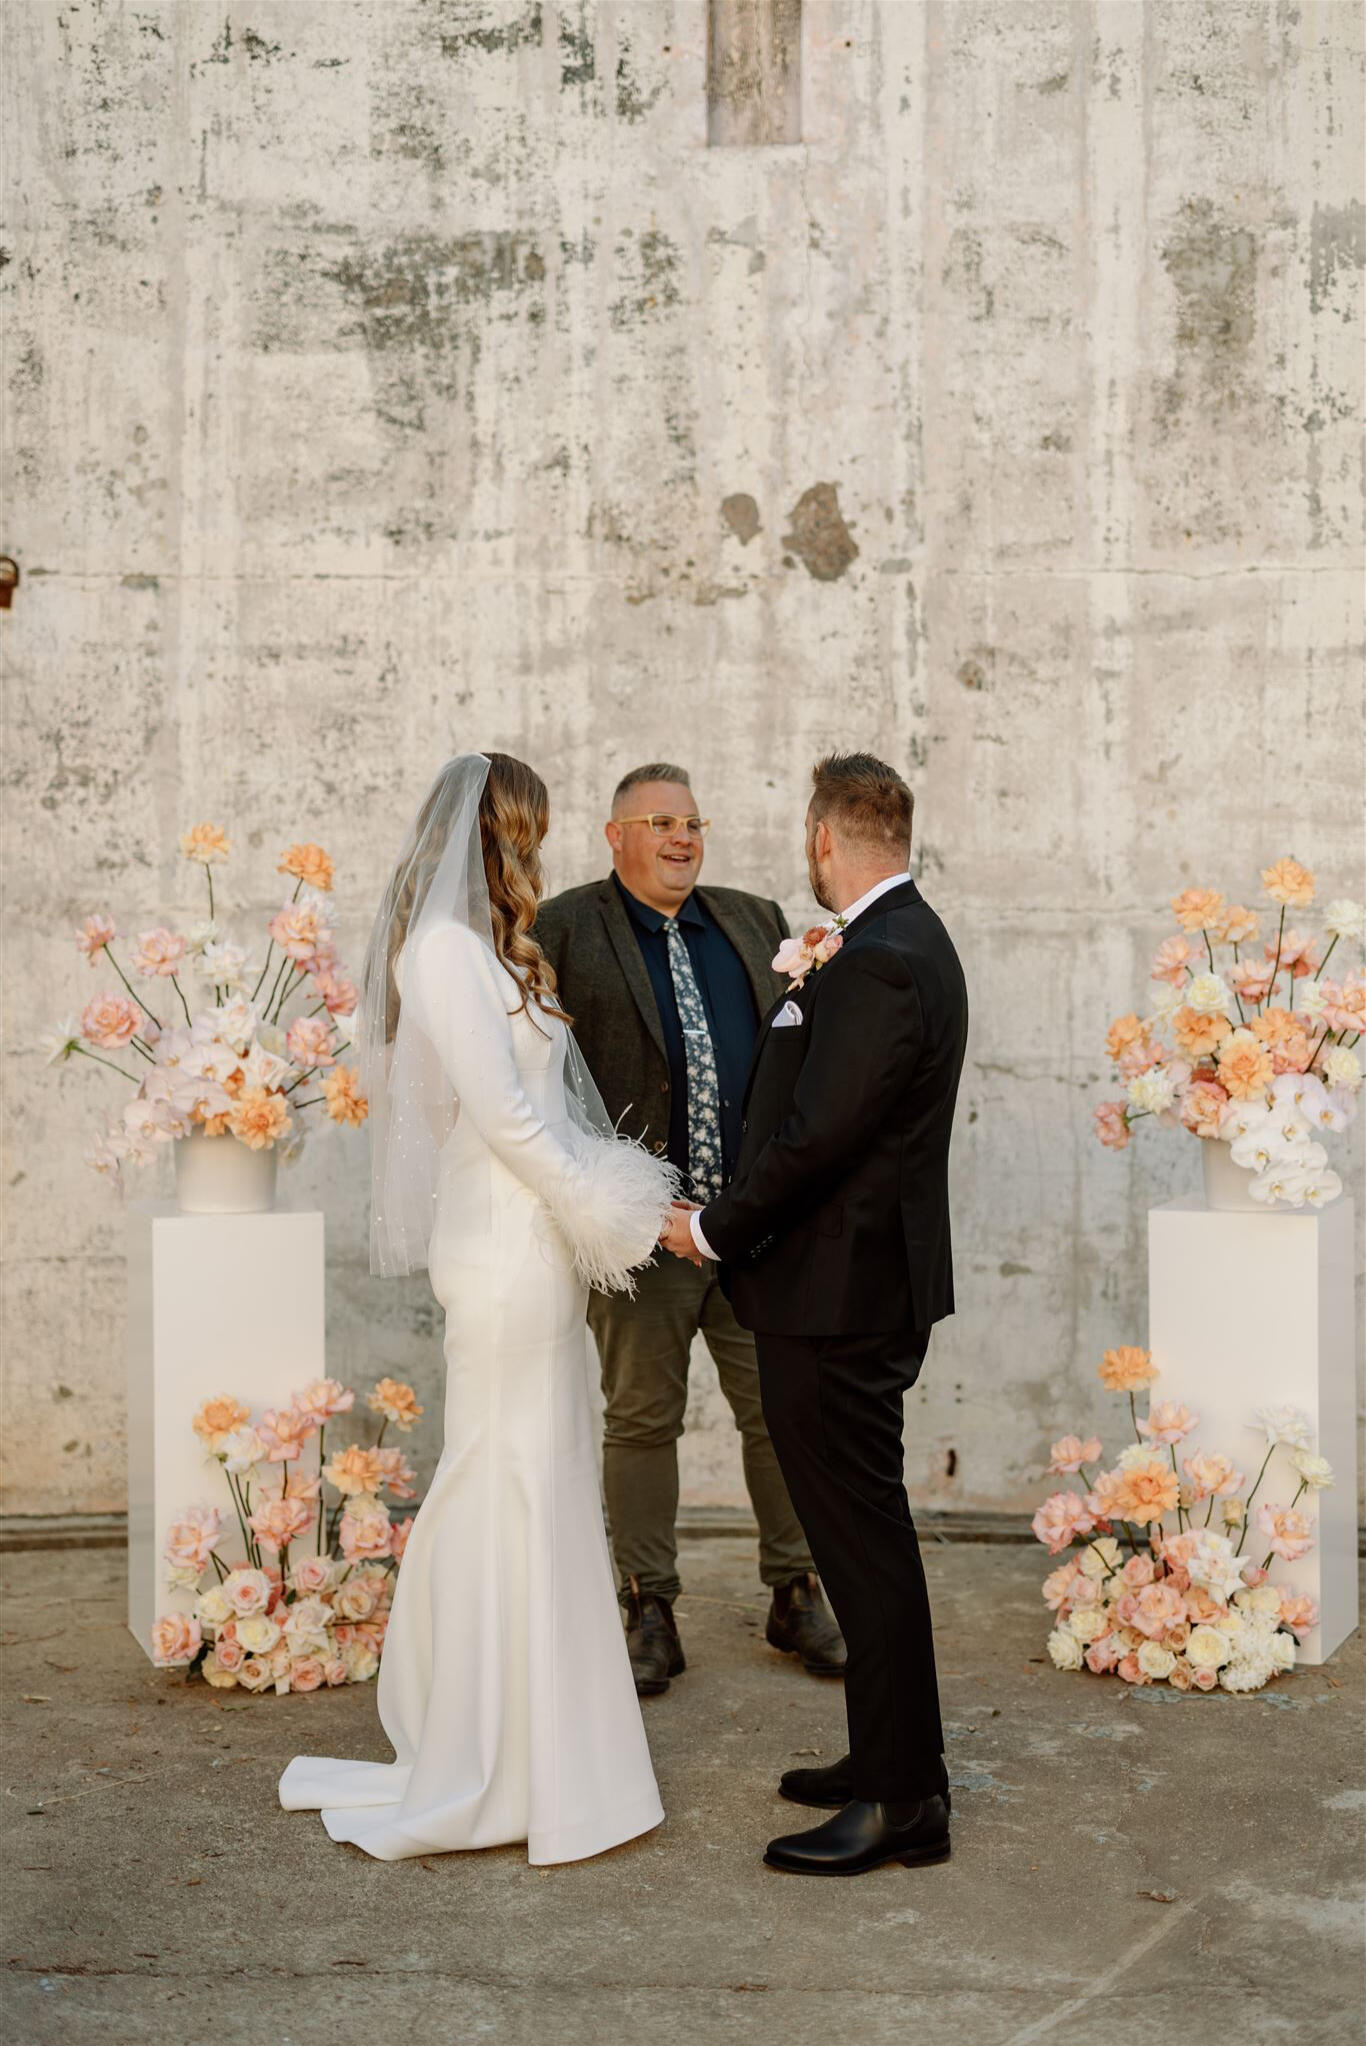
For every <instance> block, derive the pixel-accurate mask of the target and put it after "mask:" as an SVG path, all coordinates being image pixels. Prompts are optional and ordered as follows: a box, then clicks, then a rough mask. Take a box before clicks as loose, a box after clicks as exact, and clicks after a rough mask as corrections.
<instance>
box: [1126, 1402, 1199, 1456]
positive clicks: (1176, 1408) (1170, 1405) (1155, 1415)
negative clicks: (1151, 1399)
mask: <svg viewBox="0 0 1366 2046" xmlns="http://www.w3.org/2000/svg"><path fill="white" fill-rule="evenodd" d="M1199 1420H1200V1416H1199V1415H1198V1414H1193V1413H1192V1412H1191V1411H1190V1408H1189V1407H1185V1406H1182V1404H1181V1403H1180V1401H1179V1400H1158V1401H1156V1402H1155V1404H1154V1405H1153V1406H1152V1407H1151V1408H1150V1409H1149V1412H1148V1418H1147V1420H1146V1421H1140V1422H1139V1424H1138V1432H1139V1434H1140V1435H1146V1436H1147V1438H1148V1440H1149V1441H1150V1442H1160V1443H1162V1444H1163V1445H1164V1446H1165V1447H1170V1445H1171V1444H1172V1443H1174V1442H1180V1441H1182V1440H1183V1439H1184V1438H1185V1437H1186V1436H1187V1435H1189V1434H1190V1432H1191V1429H1192V1428H1194V1427H1196V1426H1198V1424H1199Z"/></svg>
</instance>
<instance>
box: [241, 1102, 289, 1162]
mask: <svg viewBox="0 0 1366 2046" xmlns="http://www.w3.org/2000/svg"><path fill="white" fill-rule="evenodd" d="M228 1128H229V1129H230V1130H231V1131H232V1133H233V1135H234V1136H235V1137H236V1138H237V1139H238V1140H239V1142H241V1143H243V1144H245V1145H246V1146H247V1147H248V1149H249V1150H252V1151H264V1150H266V1149H267V1148H268V1147H269V1146H270V1145H272V1144H275V1143H278V1141H279V1139H280V1138H281V1137H282V1136H283V1135H284V1134H285V1131H286V1130H288V1129H292V1128H293V1123H292V1121H291V1119H290V1114H289V1110H288V1109H287V1108H286V1107H285V1102H284V1096H283V1095H282V1094H269V1093H267V1091H266V1089H265V1088H264V1087H244V1088H243V1089H242V1092H241V1093H240V1094H239V1095H238V1097H237V1100H236V1101H235V1102H234V1104H233V1107H232V1110H231V1112H230V1113H229V1116H228Z"/></svg>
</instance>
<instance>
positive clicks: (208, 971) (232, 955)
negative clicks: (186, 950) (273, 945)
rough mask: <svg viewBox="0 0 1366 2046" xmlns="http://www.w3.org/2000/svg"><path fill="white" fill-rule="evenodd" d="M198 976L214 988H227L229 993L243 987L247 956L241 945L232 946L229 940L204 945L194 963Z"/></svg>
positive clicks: (245, 977) (245, 976)
mask: <svg viewBox="0 0 1366 2046" xmlns="http://www.w3.org/2000/svg"><path fill="white" fill-rule="evenodd" d="M195 969H196V971H197V972H198V973H199V974H200V976H201V977H202V978H203V979H204V980H206V981H208V982H209V983H210V984H211V985H212V986H214V987H223V988H227V990H228V992H229V993H232V992H233V991H234V990H240V989H241V988H243V987H245V985H246V980H247V955H246V952H245V950H244V948H243V947H242V946H241V945H234V944H233V943H232V941H231V939H227V938H224V939H222V940H221V941H218V940H215V941H214V942H213V943H211V944H208V945H205V947H204V949H203V951H202V952H201V954H200V956H199V958H198V959H197V960H196V962H195Z"/></svg>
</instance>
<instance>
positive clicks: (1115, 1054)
mask: <svg viewBox="0 0 1366 2046" xmlns="http://www.w3.org/2000/svg"><path fill="white" fill-rule="evenodd" d="M1142 1036H1143V1022H1142V1019H1141V1018H1140V1017H1139V1016H1138V1015H1136V1014H1135V1012H1134V1011H1133V1010H1132V1009H1130V1011H1129V1013H1128V1015H1127V1016H1117V1017H1116V1018H1115V1020H1114V1022H1113V1023H1112V1024H1111V1025H1110V1028H1109V1029H1108V1030H1107V1031H1106V1033H1105V1049H1106V1050H1107V1051H1108V1052H1109V1054H1110V1056H1111V1058H1112V1059H1118V1058H1120V1057H1122V1055H1123V1054H1124V1053H1125V1052H1126V1051H1127V1050H1128V1049H1129V1046H1130V1045H1131V1044H1135V1043H1137V1041H1138V1040H1139V1039H1140V1038H1141V1037H1142Z"/></svg>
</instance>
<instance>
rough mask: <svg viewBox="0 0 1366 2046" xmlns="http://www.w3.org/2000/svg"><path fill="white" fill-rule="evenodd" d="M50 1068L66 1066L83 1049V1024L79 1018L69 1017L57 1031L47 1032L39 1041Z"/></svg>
mask: <svg viewBox="0 0 1366 2046" xmlns="http://www.w3.org/2000/svg"><path fill="white" fill-rule="evenodd" d="M38 1046H39V1049H40V1050H41V1051H42V1053H43V1054H44V1056H45V1057H46V1059H47V1062H48V1064H49V1065H50V1066H64V1065H65V1064H66V1062H67V1060H68V1059H69V1058H71V1057H72V1056H73V1055H74V1054H75V1053H76V1052H78V1051H79V1050H80V1048H81V1023H80V1018H79V1017H78V1016H68V1017H67V1019H66V1021H65V1022H64V1023H59V1024H58V1026H57V1028H56V1029H55V1030H46V1031H44V1033H43V1035H42V1036H41V1037H40V1038H39V1040H38Z"/></svg>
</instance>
